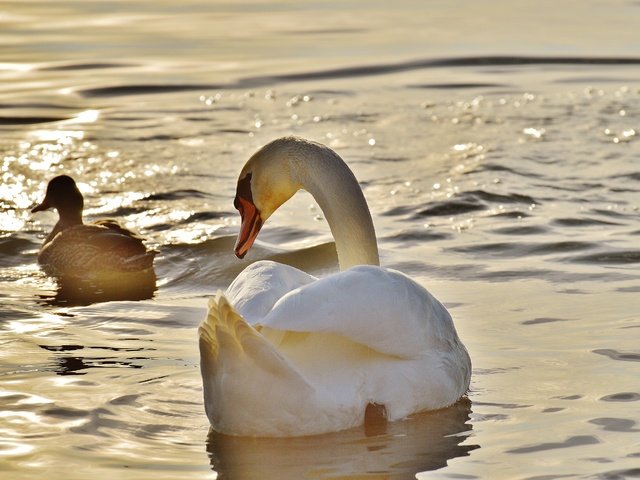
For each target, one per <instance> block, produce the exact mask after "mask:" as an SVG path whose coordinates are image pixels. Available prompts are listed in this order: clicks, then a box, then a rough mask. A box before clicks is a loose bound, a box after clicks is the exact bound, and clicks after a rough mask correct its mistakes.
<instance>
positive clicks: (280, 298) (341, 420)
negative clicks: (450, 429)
mask: <svg viewBox="0 0 640 480" xmlns="http://www.w3.org/2000/svg"><path fill="white" fill-rule="evenodd" d="M300 189H305V190H307V191H308V192H309V193H311V195H313V197H314V198H315V199H316V201H317V202H318V205H319V206H320V208H321V209H322V211H323V213H324V215H325V217H326V219H327V222H328V223H329V226H330V228H331V232H332V233H333V236H334V238H335V243H336V250H337V253H338V261H339V264H340V268H341V272H339V273H336V274H333V275H330V276H328V277H326V278H322V279H316V278H315V277H312V276H311V275H308V274H306V273H304V272H302V271H300V270H298V269H295V268H293V267H290V266H287V265H282V264H277V263H274V262H270V261H258V262H255V263H253V264H252V265H250V266H249V267H247V268H246V269H245V270H244V271H242V272H241V273H240V274H239V275H238V277H237V278H236V279H235V280H234V281H233V283H232V284H231V285H230V286H229V288H228V289H227V291H226V292H225V293H224V294H222V293H220V292H219V293H218V294H217V295H216V296H215V297H214V298H212V299H211V300H210V302H209V312H208V315H207V318H206V319H205V320H204V321H203V322H202V324H201V325H200V328H199V336H200V357H201V373H202V380H203V385H204V401H205V410H206V412H207V416H208V417H209V421H210V423H211V425H212V427H213V428H214V429H215V430H216V431H219V432H221V433H226V434H231V435H248V436H267V437H278V436H280V437H281V436H298V435H311V434H319V433H326V432H331V431H337V430H342V429H346V428H350V427H354V426H357V425H360V424H362V423H363V422H364V420H365V411H367V412H369V411H373V410H371V409H370V407H371V406H375V409H374V410H375V411H378V412H379V413H380V412H382V413H383V414H384V415H385V416H386V418H387V419H388V420H396V419H400V418H403V417H405V416H407V415H409V414H411V413H414V412H418V411H421V410H429V409H438V408H442V407H446V406H449V405H451V404H453V403H455V402H456V400H458V399H459V398H460V397H461V396H462V395H464V394H465V392H466V391H467V389H468V387H469V380H470V375H471V362H470V359H469V355H468V354H467V351H466V349H465V347H464V345H463V344H462V343H461V342H460V340H459V338H458V335H457V333H456V330H455V327H454V325H453V322H452V320H451V316H450V315H449V313H448V312H447V310H446V309H445V307H444V306H442V304H441V303H440V302H438V300H436V299H435V298H434V297H433V296H432V295H431V294H430V293H429V292H427V291H426V290H425V289H424V288H423V287H421V286H420V285H418V284H417V283H416V282H414V281H413V280H411V279H410V278H409V277H407V276H406V275H404V274H402V273H400V272H397V271H395V270H390V269H386V268H382V267H380V266H378V265H379V258H378V248H377V243H376V237H375V231H374V228H373V222H372V221H371V214H370V213H369V209H368V207H367V203H366V200H365V198H364V195H363V193H362V190H361V189H360V187H359V185H358V182H357V180H356V178H355V177H354V175H353V173H352V172H351V170H349V167H347V165H346V164H345V163H344V161H343V160H342V159H341V158H340V157H339V156H338V155H337V154H336V153H335V152H334V151H333V150H331V149H330V148H328V147H325V146H323V145H320V144H318V143H313V142H310V141H307V140H303V139H300V138H293V137H287V138H281V139H278V140H275V141H273V142H271V143H269V144H267V145H266V146H264V147H263V148H262V149H260V150H259V151H258V152H257V153H255V154H254V155H253V156H252V157H251V158H250V159H249V161H248V162H247V163H246V165H245V166H244V168H243V169H242V172H241V173H240V177H239V180H238V187H237V193H236V198H235V206H236V208H237V209H238V210H239V211H240V215H241V217H242V225H241V227H240V234H239V236H238V241H237V243H236V246H235V253H236V255H237V256H238V257H240V258H242V257H243V256H244V255H245V254H246V253H247V251H248V250H249V248H250V247H251V245H252V244H253V242H254V240H255V238H256V237H257V235H258V232H259V231H260V228H261V227H262V225H263V223H264V222H265V221H266V220H267V219H268V218H269V216H270V215H271V214H272V213H273V212H274V211H275V210H276V209H277V208H278V207H279V206H280V205H282V204H283V203H284V202H286V201H287V200H288V199H289V198H291V196H293V194H294V193H295V192H297V191H298V190H300Z"/></svg>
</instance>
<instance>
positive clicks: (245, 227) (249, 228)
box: [234, 195, 262, 258]
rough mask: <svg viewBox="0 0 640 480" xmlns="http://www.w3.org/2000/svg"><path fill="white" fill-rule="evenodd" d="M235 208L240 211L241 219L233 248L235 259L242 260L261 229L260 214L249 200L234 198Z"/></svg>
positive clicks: (239, 197)
mask: <svg viewBox="0 0 640 480" xmlns="http://www.w3.org/2000/svg"><path fill="white" fill-rule="evenodd" d="M235 205H236V208H237V209H238V210H239V211H240V218H241V219H242V221H241V225H240V234H239V235H238V240H237V241H236V246H235V248H234V251H235V254H236V257H238V258H244V256H245V255H246V254H247V252H248V251H249V249H250V248H251V246H252V245H253V242H254V241H255V239H256V237H257V236H258V233H260V229H261V228H262V218H260V212H259V211H258V209H257V208H256V206H255V205H254V204H253V202H252V201H251V200H248V199H246V198H242V197H241V196H239V195H238V196H236V201H235Z"/></svg>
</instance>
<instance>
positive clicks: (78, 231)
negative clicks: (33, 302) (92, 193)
mask: <svg viewBox="0 0 640 480" xmlns="http://www.w3.org/2000/svg"><path fill="white" fill-rule="evenodd" d="M49 208H55V209H56V210H57V211H58V214H59V216H60V218H59V220H58V222H57V223H56V225H55V226H54V228H53V230H52V231H51V233H50V234H49V235H48V236H47V238H46V239H45V241H44V244H43V245H42V248H41V249H40V252H39V254H38V263H39V264H40V265H41V266H42V268H43V270H45V272H47V273H48V274H49V275H52V276H56V277H63V278H65V277H68V278H71V277H78V278H85V279H96V280H100V279H102V278H105V279H106V278H108V279H116V278H117V276H118V275H119V274H122V273H137V272H145V271H148V270H152V269H153V259H154V256H155V253H156V252H155V251H150V250H147V248H146V247H145V245H144V243H143V241H142V238H140V237H139V236H137V235H136V234H134V233H133V232H131V231H129V230H127V229H126V228H124V227H122V226H120V225H119V224H118V223H117V222H116V221H115V220H111V219H108V220H98V221H96V222H93V223H89V224H85V223H84V222H83V221H82V209H83V199H82V195H81V193H80V191H79V190H78V188H77V186H76V184H75V182H74V180H73V179H72V178H71V177H69V176H66V175H60V176H58V177H55V178H54V179H52V180H51V181H50V182H49V185H48V186H47V193H46V196H45V199H44V200H43V201H42V203H41V204H39V205H37V206H36V207H34V208H33V209H32V212H39V211H42V210H47V209H49Z"/></svg>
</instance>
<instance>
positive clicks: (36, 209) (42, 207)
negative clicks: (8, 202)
mask: <svg viewBox="0 0 640 480" xmlns="http://www.w3.org/2000/svg"><path fill="white" fill-rule="evenodd" d="M49 208H51V206H50V205H49V202H47V199H46V198H45V199H44V200H43V202H42V203H41V204H39V205H36V206H35V207H33V208H32V209H31V213H36V212H42V211H44V210H49Z"/></svg>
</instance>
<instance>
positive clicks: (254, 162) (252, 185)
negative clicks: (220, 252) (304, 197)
mask: <svg viewBox="0 0 640 480" xmlns="http://www.w3.org/2000/svg"><path fill="white" fill-rule="evenodd" d="M300 142H302V140H300V139H297V138H281V139H278V140H275V141H273V142H271V143H269V144H267V145H265V146H264V147H262V148H261V149H260V150H258V151H257V152H256V153H255V154H253V156H252V157H251V158H250V159H249V161H248V162H247V163H246V164H245V166H244V168H243V169H242V172H240V176H239V177H238V187H237V189H236V198H235V200H234V202H233V204H234V206H235V207H236V209H237V210H238V211H239V212H240V217H241V226H240V234H239V235H238V240H237V241H236V246H235V249H234V250H235V254H236V256H237V257H238V258H243V257H244V256H245V255H246V253H247V252H248V251H249V249H250V248H251V246H252V245H253V242H254V241H255V239H256V237H257V236H258V233H260V229H261V228H262V225H263V224H264V222H266V221H267V219H268V218H269V217H270V216H271V214H272V213H273V212H275V211H276V210H277V209H278V208H279V207H280V206H281V205H282V204H283V203H284V202H286V201H287V200H289V199H290V198H291V197H292V196H293V195H294V194H295V193H296V192H297V191H298V190H300V188H301V185H300V183H299V182H298V181H297V180H296V177H298V174H299V172H297V171H298V170H299V169H300V168H301V167H300V166H298V165H297V164H296V163H295V159H296V158H297V156H298V149H299V144H300ZM293 165H295V170H296V172H293V168H292V167H293Z"/></svg>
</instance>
